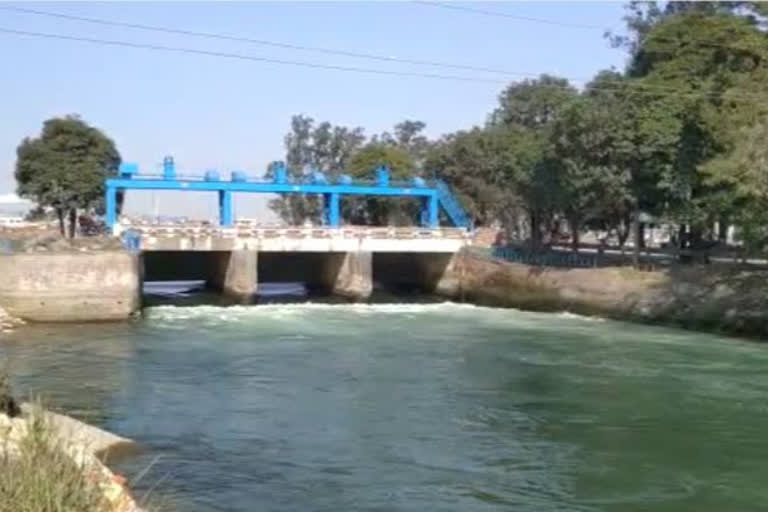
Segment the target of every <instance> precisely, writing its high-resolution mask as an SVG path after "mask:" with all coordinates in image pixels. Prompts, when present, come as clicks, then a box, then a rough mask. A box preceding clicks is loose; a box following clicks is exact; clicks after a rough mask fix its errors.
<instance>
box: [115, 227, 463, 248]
mask: <svg viewBox="0 0 768 512" xmlns="http://www.w3.org/2000/svg"><path fill="white" fill-rule="evenodd" d="M119 228H120V229H119V230H118V232H119V231H120V230H125V229H130V230H131V231H133V232H135V233H137V234H138V235H140V244H141V250H143V251H234V250H255V251H262V252H355V251H364V252H445V253H454V252H457V251H459V250H461V248H462V247H465V246H467V245H470V244H471V242H472V240H471V237H470V234H469V233H468V232H467V230H465V229H459V228H441V229H426V228H395V227H383V228H382V227H360V226H357V227H355V226H350V227H344V228H322V227H311V228H303V227H292V228H266V227H249V226H240V225H238V226H235V227H232V228H222V227H219V226H196V225H142V224H136V225H126V226H123V225H120V226H119Z"/></svg>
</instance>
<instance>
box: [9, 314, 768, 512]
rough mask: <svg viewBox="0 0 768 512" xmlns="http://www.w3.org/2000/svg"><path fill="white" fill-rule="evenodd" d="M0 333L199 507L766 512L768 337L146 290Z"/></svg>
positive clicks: (55, 387)
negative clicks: (151, 303)
mask: <svg viewBox="0 0 768 512" xmlns="http://www.w3.org/2000/svg"><path fill="white" fill-rule="evenodd" d="M2 336H4V338H0V355H2V356H3V358H5V359H6V360H7V364H8V365H9V368H10V370H11V373H12V374H13V380H14V383H15V384H16V386H17V388H19V389H21V390H23V392H25V393H26V392H43V393H45V394H46V396H47V397H48V400H49V402H50V403H52V404H53V405H55V406H56V407H58V408H62V409H65V410H68V411H70V412H72V413H73V414H75V415H77V416H79V417H81V418H85V419H87V420H89V421H92V422H94V423H97V424H99V425H102V426H104V427H106V428H108V429H111V430H113V431H115V432H117V433H119V434H122V435H125V436H129V437H133V438H135V439H137V440H138V441H139V442H140V443H141V444H142V445H143V448H144V451H143V452H142V453H140V454H137V455H133V456H131V457H129V458H127V459H123V460H120V461H119V462H118V463H117V466H118V469H120V470H121V471H125V472H128V473H135V472H137V471H138V470H139V469H140V468H143V467H146V466H148V465H149V464H150V463H151V462H152V461H155V462H154V464H153V465H152V467H151V469H150V471H149V473H148V474H147V476H145V477H144V478H143V479H142V480H141V481H140V482H139V483H138V485H137V487H138V491H139V494H142V493H146V492H147V491H148V490H150V489H152V488H153V487H155V486H156V487H157V489H156V490H154V491H152V492H153V495H161V496H162V497H163V498H164V499H167V500H169V501H170V502H171V503H173V504H174V505H175V506H176V507H177V509H178V510H185V511H186V510H189V511H220V510H221V511H256V510H259V511H261V510H276V511H277V510H281V511H283V510H288V511H307V510H312V511H338V510H381V511H384V510H397V511H425V510H446V511H485V510H524V511H549V510H563V511H566V510H567V511H572V510H579V511H580V510H584V511H589V510H609V511H614V510H615V511H632V510H637V511H679V510H691V511H697V512H704V511H718V512H721V511H748V510H766V509H768V487H766V485H765V477H766V471H765V470H766V469H768V439H766V429H767V428H768V401H766V397H768V373H766V369H767V368H768V346H764V345H761V344H758V343H750V342H743V341H738V340H732V339H724V338H718V337H715V336H709V335H704V334H697V333H692V332H684V331H677V330H669V329H662V328H653V327H647V326H639V325H630V324H623V323H616V322H610V321H600V320H594V319H585V318H581V317H576V316H570V315H563V314H561V315H554V314H534V313H523V312H518V311H513V310H500V309H485V308H476V307H472V306H459V305H452V304H435V305H411V306H407V305H404V306H338V305H337V306H320V305H315V306H313V305H271V306H256V307H235V308H226V309H225V308H216V307H210V306H199V307H189V308H178V307H177V308H174V307H168V306H163V307H155V308H150V309H149V310H148V311H147V316H146V318H145V319H143V320H142V321H139V322H136V323H126V324H110V325H76V326H55V327H53V326H31V327H27V328H24V329H22V330H18V331H16V332H15V333H12V334H10V335H2Z"/></svg>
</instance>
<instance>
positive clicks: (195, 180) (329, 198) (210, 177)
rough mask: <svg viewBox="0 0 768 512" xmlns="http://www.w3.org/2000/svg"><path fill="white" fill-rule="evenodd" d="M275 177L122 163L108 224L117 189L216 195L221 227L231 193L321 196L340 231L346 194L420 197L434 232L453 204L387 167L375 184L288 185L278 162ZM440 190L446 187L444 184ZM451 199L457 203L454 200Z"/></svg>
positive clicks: (109, 190)
mask: <svg viewBox="0 0 768 512" xmlns="http://www.w3.org/2000/svg"><path fill="white" fill-rule="evenodd" d="M274 172H275V176H274V179H273V181H248V179H247V177H246V175H245V173H243V172H242V171H235V172H233V173H232V180H231V181H223V180H219V179H218V174H217V173H213V172H209V173H208V174H206V176H205V178H199V177H183V176H180V175H178V174H177V173H176V168H175V165H174V162H173V159H172V158H171V157H166V158H165V160H164V161H163V174H162V176H153V175H140V174H139V172H138V166H136V165H135V164H123V165H122V166H121V168H120V177H118V178H110V179H108V180H106V197H105V199H106V207H107V215H106V220H107V224H108V225H109V226H110V227H113V226H114V224H115V223H116V222H117V192H118V191H119V190H192V191H207V192H217V193H218V197H219V222H220V224H221V225H222V226H232V225H234V222H235V216H234V211H233V204H232V194H233V193H235V192H251V193H266V194H269V193H277V194H317V195H321V197H322V198H323V207H324V208H323V209H324V212H323V213H324V215H323V217H324V221H325V223H326V225H328V226H331V227H338V226H339V225H340V223H341V212H340V209H341V208H340V203H341V197H342V196H344V195H368V196H389V197H416V198H419V199H420V201H421V224H422V225H424V226H426V227H431V228H436V227H438V225H439V218H438V212H439V208H440V206H441V204H442V205H443V206H444V207H445V208H448V209H450V208H449V207H450V206H451V204H443V202H444V201H446V200H447V199H446V198H444V197H443V196H445V195H446V192H445V191H441V188H440V185H441V184H440V183H438V185H437V187H432V186H428V185H427V184H426V183H425V182H424V180H423V179H421V178H413V180H412V181H411V182H408V183H405V182H400V183H396V182H392V181H390V180H389V169H388V168H387V167H385V166H380V167H378V168H377V169H376V180H375V181H374V182H370V181H369V182H366V181H357V182H355V183H353V182H352V180H351V179H350V178H349V177H347V176H342V177H341V178H339V182H338V183H328V182H327V180H326V178H325V176H324V175H322V174H321V173H317V172H316V173H315V174H314V175H313V176H314V179H313V180H312V182H310V183H290V182H288V181H287V172H286V169H285V164H283V163H280V162H278V165H277V166H276V167H275V170H274ZM443 188H446V187H445V186H444V185H443ZM449 199H451V200H452V201H453V202H455V200H453V196H451V197H450V198H449ZM450 202H451V201H449V203H450ZM459 208H460V207H459ZM449 213H450V212H449ZM461 213H463V210H462V212H461ZM454 220H455V219H454Z"/></svg>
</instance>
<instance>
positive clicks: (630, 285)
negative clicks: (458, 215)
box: [453, 252, 768, 339]
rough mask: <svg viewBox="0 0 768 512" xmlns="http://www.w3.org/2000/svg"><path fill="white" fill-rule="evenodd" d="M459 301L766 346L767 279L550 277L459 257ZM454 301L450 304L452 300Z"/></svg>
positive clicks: (708, 268)
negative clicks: (725, 336)
mask: <svg viewBox="0 0 768 512" xmlns="http://www.w3.org/2000/svg"><path fill="white" fill-rule="evenodd" d="M454 271H455V272H458V275H459V277H460V282H461V286H460V294H461V296H462V297H463V298H464V299H465V300H467V301H469V302H474V303H477V304H484V305H491V306H504V307H515V308H520V309H528V310H535V311H571V312H574V313H581V314H597V315H602V316H606V317H610V318H615V319H623V320H633V321H641V322H650V323H661V324H669V325H675V326H680V327H685V328H690V329H696V330H705V331H715V332H724V333H729V334H737V335H744V336H750V337H756V338H761V339H768V272H765V271H756V270H743V269H739V268H735V267H734V266H732V265H730V266H718V265H680V266H673V267H671V268H667V269H662V270H654V271H638V270H634V269H632V268H627V267H613V268H580V269H555V268H543V267H534V266H529V265H522V264H517V263H506V262H501V261H497V260H491V259H488V258H484V257H481V256H477V255H474V254H471V253H468V252H467V253H462V254H461V256H459V259H458V261H457V265H456V266H455V270H454ZM453 297H455V296H453Z"/></svg>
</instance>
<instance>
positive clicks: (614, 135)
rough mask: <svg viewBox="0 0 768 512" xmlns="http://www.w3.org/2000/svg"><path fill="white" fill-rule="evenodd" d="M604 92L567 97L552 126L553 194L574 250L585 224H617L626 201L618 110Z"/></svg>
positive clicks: (627, 199)
mask: <svg viewBox="0 0 768 512" xmlns="http://www.w3.org/2000/svg"><path fill="white" fill-rule="evenodd" d="M605 99H606V98H605V96H602V95H598V96H589V95H584V96H582V97H580V98H578V99H577V100H574V101H572V102H571V103H570V104H569V106H568V107H566V108H565V109H564V111H563V113H562V116H561V117H560V118H559V119H558V120H557V121H556V122H555V123H554V126H553V130H552V146H553V154H552V156H551V159H552V160H553V161H552V163H551V164H550V165H552V166H553V167H554V168H556V172H555V175H556V179H557V181H556V185H555V187H554V188H555V189H556V190H555V191H553V194H556V197H557V201H558V202H559V204H560V205H561V208H562V210H563V213H564V214H565V217H566V219H567V221H568V225H569V231H570V233H571V237H572V247H573V250H574V251H577V250H578V248H579V240H580V239H579V235H580V233H581V230H582V228H583V226H584V224H585V223H587V222H590V221H592V222H596V221H603V223H604V224H605V225H607V226H616V227H617V226H618V225H619V223H620V220H621V218H620V217H619V218H617V214H618V215H621V213H623V212H625V211H627V209H628V208H627V205H628V203H629V202H630V200H631V195H630V189H629V183H628V181H629V180H628V178H629V175H628V173H627V172H626V169H625V168H624V166H623V163H624V162H623V158H622V155H621V144H622V143H623V142H624V141H622V140H621V139H620V138H619V136H620V135H621V130H619V129H618V124H619V123H620V122H621V118H620V115H621V114H620V111H619V110H618V109H617V108H616V107H617V106H618V104H617V103H616V102H615V101H604V100H605Z"/></svg>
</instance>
